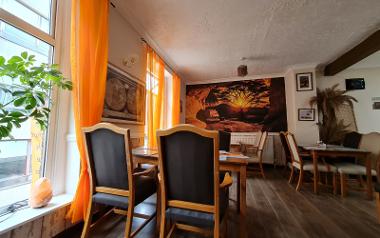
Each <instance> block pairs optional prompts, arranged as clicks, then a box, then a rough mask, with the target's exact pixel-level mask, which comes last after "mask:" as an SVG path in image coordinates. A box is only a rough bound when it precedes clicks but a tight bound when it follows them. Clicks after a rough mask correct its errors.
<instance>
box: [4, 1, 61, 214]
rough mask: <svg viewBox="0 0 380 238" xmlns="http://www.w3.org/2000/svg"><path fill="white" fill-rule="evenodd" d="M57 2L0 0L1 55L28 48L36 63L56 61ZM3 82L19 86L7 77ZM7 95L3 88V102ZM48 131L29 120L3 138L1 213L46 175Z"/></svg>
mask: <svg viewBox="0 0 380 238" xmlns="http://www.w3.org/2000/svg"><path fill="white" fill-rule="evenodd" d="M55 6H56V4H55V1H54V0H0V55H1V56H3V57H4V58H6V59H9V58H10V57H12V56H14V55H20V54H21V53H22V52H24V51H26V52H28V54H29V55H35V59H36V60H37V62H36V64H35V65H39V64H40V63H52V62H53V55H54V24H55V20H54V19H55V18H54V16H55ZM48 42H49V43H48ZM0 83H2V84H3V85H4V84H5V85H4V86H6V87H17V86H18V83H17V82H15V81H12V80H11V79H10V78H5V77H3V78H1V80H0ZM7 98H9V96H8V95H7V94H6V93H5V92H2V91H0V103H2V104H4V103H6V102H7ZM12 106H13V105H12V104H11V105H9V107H12ZM47 133H48V131H41V130H40V128H39V125H38V124H37V123H35V122H34V121H32V120H28V121H26V122H24V123H22V125H21V127H20V128H14V130H12V133H11V135H12V137H11V138H3V140H1V141H0V215H1V214H2V212H4V211H6V210H7V207H9V205H10V204H11V203H14V202H17V201H21V200H25V199H27V198H28V196H29V193H30V185H31V183H32V181H35V180H36V179H38V178H39V177H40V176H43V175H44V162H45V159H46V156H45V155H46V148H47V147H46V138H47Z"/></svg>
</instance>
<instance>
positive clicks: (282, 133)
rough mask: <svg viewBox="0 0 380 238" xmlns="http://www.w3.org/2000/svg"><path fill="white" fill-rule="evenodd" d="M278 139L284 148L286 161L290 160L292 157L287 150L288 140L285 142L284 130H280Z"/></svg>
mask: <svg viewBox="0 0 380 238" xmlns="http://www.w3.org/2000/svg"><path fill="white" fill-rule="evenodd" d="M280 140H281V145H282V148H284V152H285V157H286V161H287V162H291V160H292V157H291V155H290V150H289V146H288V142H286V132H284V131H281V132H280Z"/></svg>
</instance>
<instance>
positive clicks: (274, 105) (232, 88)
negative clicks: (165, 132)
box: [186, 78, 287, 132]
mask: <svg viewBox="0 0 380 238" xmlns="http://www.w3.org/2000/svg"><path fill="white" fill-rule="evenodd" d="M186 123H189V124H193V125H195V126H198V127H201V128H206V129H212V130H224V131H230V132H254V131H261V130H265V131H273V132H278V131H286V130H287V118H286V98H285V83H284V78H265V79H255V80H243V81H233V82H225V83H214V84H198V85H187V87H186Z"/></svg>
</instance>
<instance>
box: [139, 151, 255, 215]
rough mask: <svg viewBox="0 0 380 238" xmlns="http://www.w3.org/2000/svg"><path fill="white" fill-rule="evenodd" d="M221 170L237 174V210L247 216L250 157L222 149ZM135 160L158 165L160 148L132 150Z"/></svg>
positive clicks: (220, 157) (140, 162)
mask: <svg viewBox="0 0 380 238" xmlns="http://www.w3.org/2000/svg"><path fill="white" fill-rule="evenodd" d="M219 154H220V156H219V170H220V171H231V172H235V173H236V174H237V186H236V189H237V193H236V194H237V199H236V202H237V208H238V209H237V211H238V212H239V213H240V215H242V216H245V215H246V213H247V197H246V194H247V193H246V186H247V165H248V161H247V159H248V157H247V156H244V155H242V154H240V153H230V152H225V151H220V153H219ZM132 156H133V162H134V163H135V164H137V165H140V164H150V165H156V166H158V150H157V149H151V148H146V147H138V148H135V149H133V150H132Z"/></svg>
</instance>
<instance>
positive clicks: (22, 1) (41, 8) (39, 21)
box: [0, 0, 51, 34]
mask: <svg viewBox="0 0 380 238" xmlns="http://www.w3.org/2000/svg"><path fill="white" fill-rule="evenodd" d="M0 8H3V9H4V10H6V11H8V12H10V13H12V14H13V15H15V16H17V17H19V18H21V19H22V20H24V21H26V22H28V23H29V24H31V25H33V26H35V27H37V28H39V29H41V30H42V31H44V32H46V33H48V34H49V33H51V32H50V19H51V17H50V16H51V0H0Z"/></svg>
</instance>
